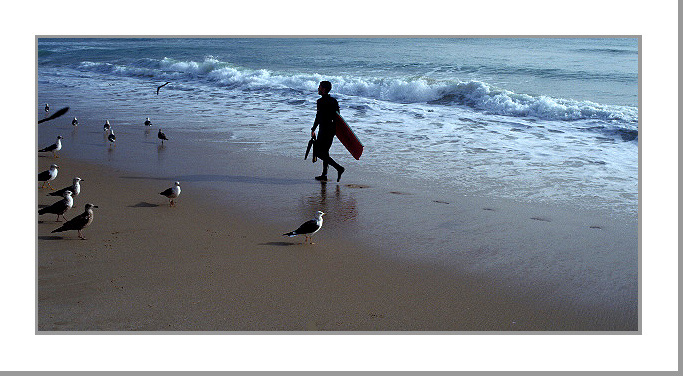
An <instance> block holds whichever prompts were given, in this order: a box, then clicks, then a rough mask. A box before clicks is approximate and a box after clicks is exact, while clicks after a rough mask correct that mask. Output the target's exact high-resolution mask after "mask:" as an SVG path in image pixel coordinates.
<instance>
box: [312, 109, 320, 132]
mask: <svg viewBox="0 0 683 376" xmlns="http://www.w3.org/2000/svg"><path fill="white" fill-rule="evenodd" d="M318 124H320V103H316V112H315V120H314V121H313V128H311V137H315V128H317V127H318Z"/></svg>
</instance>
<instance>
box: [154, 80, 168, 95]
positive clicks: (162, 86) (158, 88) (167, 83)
mask: <svg viewBox="0 0 683 376" xmlns="http://www.w3.org/2000/svg"><path fill="white" fill-rule="evenodd" d="M168 84H170V82H167V83H165V84H163V85H161V86H159V87H157V95H159V89H161V88H162V87H164V86H166V85H168Z"/></svg>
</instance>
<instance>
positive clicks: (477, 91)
mask: <svg viewBox="0 0 683 376" xmlns="http://www.w3.org/2000/svg"><path fill="white" fill-rule="evenodd" d="M79 68H80V69H83V70H88V71H95V72H100V73H111V74H115V75H120V76H131V77H153V78H158V79H160V80H164V79H182V80H185V81H198V83H208V84H212V85H216V86H221V87H230V88H244V89H246V90H259V89H263V90H272V89H287V90H294V91H296V92H310V91H311V90H315V88H316V87H317V84H318V82H320V81H321V80H323V79H326V80H329V81H332V82H333V85H334V91H335V93H338V94H341V95H346V96H355V97H363V98H367V99H376V100H382V101H390V102H397V103H427V102H430V103H435V104H442V105H460V106H468V107H471V108H474V109H476V110H480V111H485V112H488V113H491V114H497V115H506V116H516V117H535V118H539V119H544V120H570V121H571V120H585V119H596V120H605V121H610V120H619V121H622V122H624V123H627V124H632V125H635V123H636V122H637V118H638V110H637V108H634V107H629V106H614V105H611V106H610V105H601V104H598V103H594V102H590V101H577V100H573V99H564V98H551V97H548V96H532V95H527V94H520V93H514V92H512V91H509V90H503V89H499V88H495V87H493V86H491V85H490V84H488V83H486V82H481V81H457V80H453V81H436V80H433V79H428V78H405V79H398V78H394V79H387V78H373V77H354V76H333V77H329V76H323V75H320V74H316V73H294V74H291V73H282V72H274V71H271V70H267V69H247V68H243V67H238V66H234V65H232V64H230V63H227V62H222V61H219V60H217V59H216V58H213V57H207V58H205V59H204V60H203V61H179V60H174V59H170V58H164V59H162V60H159V61H150V60H149V59H146V60H138V61H136V63H135V65H129V66H123V65H114V64H110V63H95V62H83V63H81V64H80V66H79Z"/></svg>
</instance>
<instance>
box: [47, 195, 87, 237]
mask: <svg viewBox="0 0 683 376" xmlns="http://www.w3.org/2000/svg"><path fill="white" fill-rule="evenodd" d="M96 207H97V206H96V205H93V204H85V212H83V213H82V214H79V215H78V216H76V217H73V218H72V219H71V220H70V221H67V222H66V223H65V224H63V225H62V226H61V227H60V228H58V229H56V230H53V231H52V232H53V233H55V232H62V231H69V230H77V231H78V237H79V238H81V239H83V240H85V237H84V236H83V234H82V233H81V231H82V230H83V229H84V228H86V227H88V226H89V225H90V224H91V223H92V220H93V212H92V208H96Z"/></svg>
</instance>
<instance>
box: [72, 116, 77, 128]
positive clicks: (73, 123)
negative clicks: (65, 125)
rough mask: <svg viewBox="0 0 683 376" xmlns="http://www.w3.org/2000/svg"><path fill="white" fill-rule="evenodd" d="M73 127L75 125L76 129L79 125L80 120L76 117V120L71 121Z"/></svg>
mask: <svg viewBox="0 0 683 376" xmlns="http://www.w3.org/2000/svg"><path fill="white" fill-rule="evenodd" d="M71 125H73V126H74V127H75V126H77V125H78V119H76V117H75V116H74V119H73V120H71Z"/></svg>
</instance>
